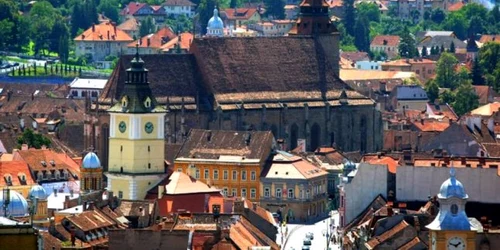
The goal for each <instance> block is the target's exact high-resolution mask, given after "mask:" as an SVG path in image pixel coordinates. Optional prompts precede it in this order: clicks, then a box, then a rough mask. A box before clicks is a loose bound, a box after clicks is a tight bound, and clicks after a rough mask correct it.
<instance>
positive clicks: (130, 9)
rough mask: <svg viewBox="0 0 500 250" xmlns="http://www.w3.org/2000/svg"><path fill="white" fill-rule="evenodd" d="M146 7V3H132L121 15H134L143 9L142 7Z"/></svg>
mask: <svg viewBox="0 0 500 250" xmlns="http://www.w3.org/2000/svg"><path fill="white" fill-rule="evenodd" d="M146 5H147V4H146V3H139V2H136V1H132V2H130V3H129V4H128V5H127V6H126V7H125V8H123V10H122V11H121V12H120V15H134V14H135V13H136V12H137V11H138V10H140V9H142V7H144V6H146Z"/></svg>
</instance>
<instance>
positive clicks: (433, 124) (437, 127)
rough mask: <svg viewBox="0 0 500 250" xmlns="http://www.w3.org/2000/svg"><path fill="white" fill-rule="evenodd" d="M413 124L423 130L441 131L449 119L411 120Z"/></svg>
mask: <svg viewBox="0 0 500 250" xmlns="http://www.w3.org/2000/svg"><path fill="white" fill-rule="evenodd" d="M412 124H413V126H415V127H417V129H419V130H420V131H423V132H434V131H436V132H443V131H444V130H445V129H447V128H448V127H449V126H450V122H449V121H438V120H435V119H428V120H426V119H422V120H419V121H412Z"/></svg>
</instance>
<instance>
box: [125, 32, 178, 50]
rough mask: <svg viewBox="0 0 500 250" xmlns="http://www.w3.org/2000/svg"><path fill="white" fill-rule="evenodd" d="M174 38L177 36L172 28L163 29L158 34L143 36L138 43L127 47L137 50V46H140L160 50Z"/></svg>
mask: <svg viewBox="0 0 500 250" xmlns="http://www.w3.org/2000/svg"><path fill="white" fill-rule="evenodd" d="M174 37H176V35H175V33H174V32H173V31H172V29H170V27H163V28H161V29H160V30H158V31H157V32H156V33H153V34H149V35H146V36H143V37H141V38H140V39H138V40H137V41H133V42H131V43H129V44H128V45H127V47H129V48H135V47H136V45H137V44H139V48H153V49H159V48H160V47H162V45H164V44H165V43H167V42H168V41H170V40H172V39H173V38H174Z"/></svg>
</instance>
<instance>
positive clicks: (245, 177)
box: [241, 170, 247, 181]
mask: <svg viewBox="0 0 500 250" xmlns="http://www.w3.org/2000/svg"><path fill="white" fill-rule="evenodd" d="M241 180H242V181H246V180H247V171H246V170H241Z"/></svg>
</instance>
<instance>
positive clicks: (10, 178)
mask: <svg viewBox="0 0 500 250" xmlns="http://www.w3.org/2000/svg"><path fill="white" fill-rule="evenodd" d="M4 179H5V183H6V184H7V186H12V176H10V175H5V176H4Z"/></svg>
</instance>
